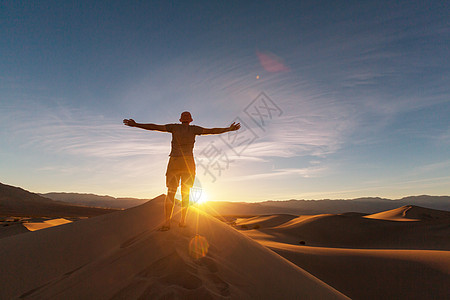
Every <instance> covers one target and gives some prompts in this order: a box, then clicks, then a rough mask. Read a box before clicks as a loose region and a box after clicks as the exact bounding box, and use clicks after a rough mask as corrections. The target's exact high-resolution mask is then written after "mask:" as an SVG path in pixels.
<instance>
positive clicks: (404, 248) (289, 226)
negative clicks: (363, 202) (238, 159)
mask: <svg viewBox="0 0 450 300" xmlns="http://www.w3.org/2000/svg"><path fill="white" fill-rule="evenodd" d="M424 214H425V217H423V216H424ZM376 217H377V218H365V217H364V216H361V215H360V214H343V215H329V214H328V215H312V216H299V217H297V218H293V219H291V220H289V221H287V222H285V223H283V224H279V225H276V226H273V227H271V228H270V227H263V226H261V227H260V228H258V229H250V230H241V232H242V233H244V234H246V235H247V236H249V237H251V238H253V239H254V240H256V241H258V242H259V243H260V244H262V245H264V246H266V247H268V248H270V249H272V250H273V251H275V252H277V253H278V254H280V255H282V256H283V257H285V258H287V259H289V260H290V261H291V262H293V263H295V264H296V265H298V266H299V267H301V268H302V269H305V270H307V271H308V272H310V273H311V274H313V275H314V276H316V277H318V278H319V279H321V280H323V281H324V282H326V283H328V284H329V285H331V286H333V287H335V288H336V289H338V290H339V291H341V292H343V293H344V294H346V295H347V296H349V297H350V298H352V299H450V289H449V288H448V287H449V286H450V251H449V250H450V241H449V239H448V237H449V236H450V217H448V212H445V211H434V210H428V209H425V208H421V207H412V208H410V206H406V207H401V208H398V209H394V210H391V211H387V212H382V213H379V214H376ZM401 217H403V218H406V217H411V218H417V220H418V221H416V222H396V219H398V218H401ZM421 217H422V218H424V221H422V220H421V219H420V218H421ZM264 218H266V219H270V218H269V216H264ZM378 218H380V219H378ZM383 218H385V219H383ZM256 219H257V217H252V218H249V219H248V220H249V222H253V221H254V220H256ZM240 223H241V224H245V219H243V218H242V219H240ZM236 228H238V229H240V228H241V227H240V226H238V227H236ZM252 228H253V227H252ZM300 242H304V245H300ZM361 248H372V249H361ZM375 248H376V249H375ZM420 249H430V250H420ZM432 249H437V250H432Z"/></svg>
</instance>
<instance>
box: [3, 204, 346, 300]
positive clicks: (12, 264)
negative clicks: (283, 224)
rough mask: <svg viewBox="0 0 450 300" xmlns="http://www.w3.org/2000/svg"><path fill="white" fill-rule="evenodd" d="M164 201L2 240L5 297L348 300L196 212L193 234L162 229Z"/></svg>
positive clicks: (191, 220) (190, 218)
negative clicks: (161, 230) (159, 229)
mask: <svg viewBox="0 0 450 300" xmlns="http://www.w3.org/2000/svg"><path fill="white" fill-rule="evenodd" d="M162 202H163V196H160V197H158V198H155V199H154V200H153V201H150V202H148V203H146V204H143V205H141V206H138V207H134V208H131V209H128V210H125V211H119V212H114V213H111V214H106V215H101V216H98V217H95V218H90V219H85V220H81V221H77V222H73V223H69V224H65V225H64V226H56V227H52V228H48V229H44V230H39V231H35V232H30V233H25V234H20V235H16V236H12V237H7V238H4V239H2V243H0V267H1V269H2V272H0V281H1V282H2V288H1V289H0V298H1V299H9V298H17V297H20V298H30V299H111V298H112V299H138V298H144V299H165V297H166V298H167V299H298V298H305V299H344V298H345V296H343V295H342V294H341V293H339V292H338V291H336V290H335V289H333V288H331V287H330V286H328V285H327V284H325V283H324V282H322V281H320V280H318V279H317V278H315V277H313V276H312V275H310V274H309V273H307V272H305V271H304V270H302V269H301V268H299V267H297V266H295V265H294V264H292V263H290V262H288V261H287V260H285V259H283V258H281V257H280V256H278V255H276V254H275V253H273V252H272V251H270V250H268V249H267V248H265V247H263V246H261V245H259V244H258V243H256V242H254V241H252V240H251V239H249V238H248V237H245V236H244V235H242V234H240V233H239V232H237V231H235V230H234V229H232V228H230V227H229V226H227V225H225V224H224V223H222V222H220V221H218V220H216V219H214V218H212V217H210V216H208V215H205V214H203V213H201V212H199V211H197V210H195V209H192V210H190V213H189V216H188V220H187V222H188V227H187V228H178V227H176V226H175V227H174V228H172V229H171V230H170V231H168V232H160V231H157V230H156V229H157V228H158V227H159V226H160V225H161V223H162V209H163V205H162ZM200 253H204V254H206V255H205V256H203V257H200V258H199V254H200ZM4 270H6V271H4Z"/></svg>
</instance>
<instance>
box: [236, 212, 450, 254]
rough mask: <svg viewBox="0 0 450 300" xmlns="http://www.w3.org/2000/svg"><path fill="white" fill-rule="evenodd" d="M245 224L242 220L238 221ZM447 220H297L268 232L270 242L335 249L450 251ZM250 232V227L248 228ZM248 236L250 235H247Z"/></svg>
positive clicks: (332, 217)
mask: <svg viewBox="0 0 450 300" xmlns="http://www.w3.org/2000/svg"><path fill="white" fill-rule="evenodd" d="M240 222H241V224H245V220H241V221H240ZM449 224H450V218H449V219H436V220H434V221H426V222H393V221H391V220H379V219H372V218H365V217H363V216H359V215H330V214H326V215H315V216H314V215H313V216H299V217H297V218H294V219H291V220H290V221H288V222H286V223H283V224H280V225H278V226H274V227H271V228H268V227H261V228H260V229H259V231H261V232H264V233H265V234H267V235H268V236H270V238H268V239H269V240H276V241H278V240H279V239H280V238H281V239H282V241H283V242H285V243H289V244H295V245H298V244H299V242H300V241H304V242H305V244H306V245H309V246H316V247H334V248H336V247H337V248H378V249H422V250H425V249H427V250H448V249H450V239H448V238H446V237H448V236H450V226H449ZM250 228H253V227H250ZM248 234H250V235H251V234H252V233H251V232H249V233H248Z"/></svg>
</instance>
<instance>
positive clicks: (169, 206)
mask: <svg viewBox="0 0 450 300" xmlns="http://www.w3.org/2000/svg"><path fill="white" fill-rule="evenodd" d="M176 192H177V190H176V189H175V190H174V189H172V188H168V189H167V196H166V199H165V201H164V211H165V216H166V223H165V224H164V226H166V227H168V228H170V219H171V218H172V213H173V206H174V204H175V193H176Z"/></svg>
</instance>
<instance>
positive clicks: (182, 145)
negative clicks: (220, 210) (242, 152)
mask: <svg viewBox="0 0 450 300" xmlns="http://www.w3.org/2000/svg"><path fill="white" fill-rule="evenodd" d="M192 121H193V120H192V116H191V113H190V112H188V111H185V112H183V113H182V114H181V117H180V122H181V124H179V123H177V124H166V125H157V124H151V123H150V124H140V123H136V122H135V121H134V120H133V119H125V120H123V123H124V124H125V125H127V126H130V127H138V128H142V129H146V130H156V131H162V132H170V133H172V150H171V151H170V154H169V156H170V158H169V163H168V165H167V171H166V186H167V196H166V199H165V201H164V211H165V218H166V219H165V224H164V225H163V226H162V227H161V228H160V230H162V231H166V230H169V229H170V220H171V218H172V212H173V207H174V204H175V193H176V192H177V189H178V185H179V182H180V180H181V199H182V201H181V219H180V224H179V226H180V227H184V226H185V219H186V213H187V209H188V206H189V193H190V190H191V187H192V185H193V184H194V179H195V161H194V154H193V149H194V143H195V136H196V135H206V134H221V133H224V132H229V131H234V130H238V129H239V128H240V127H241V124H240V123H237V124H236V123H233V124H231V125H230V126H229V127H225V128H203V127H200V126H196V125H189V123H191V122H192Z"/></svg>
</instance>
